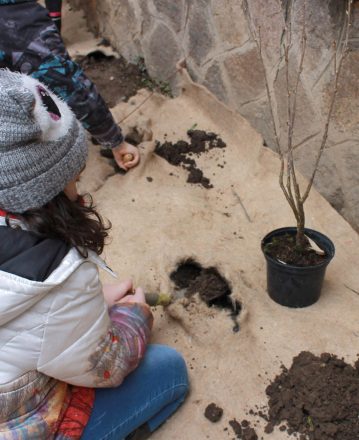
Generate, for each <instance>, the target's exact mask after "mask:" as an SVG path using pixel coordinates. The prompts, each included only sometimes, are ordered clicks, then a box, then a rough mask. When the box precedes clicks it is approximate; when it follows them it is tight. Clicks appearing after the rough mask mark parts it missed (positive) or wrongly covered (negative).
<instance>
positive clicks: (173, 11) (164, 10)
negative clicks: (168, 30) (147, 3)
mask: <svg viewBox="0 0 359 440" xmlns="http://www.w3.org/2000/svg"><path fill="white" fill-rule="evenodd" d="M153 4H154V5H155V7H156V9H157V11H158V12H159V13H160V14H163V15H164V16H166V17H167V18H168V19H169V21H170V23H171V25H172V26H173V30H174V31H175V32H179V31H180V30H181V26H182V18H183V9H184V6H183V2H182V1H181V0H176V1H168V0H153Z"/></svg>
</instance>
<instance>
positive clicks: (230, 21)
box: [212, 0, 250, 47]
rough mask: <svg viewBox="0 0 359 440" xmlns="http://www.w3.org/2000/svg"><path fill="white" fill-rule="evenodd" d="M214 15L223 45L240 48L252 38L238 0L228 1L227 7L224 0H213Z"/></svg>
mask: <svg viewBox="0 0 359 440" xmlns="http://www.w3.org/2000/svg"><path fill="white" fill-rule="evenodd" d="M212 14H213V21H214V23H215V26H216V29H217V32H218V36H219V40H220V41H221V42H222V43H228V44H230V45H231V46H232V47H240V46H242V45H243V44H244V43H245V42H246V41H247V40H248V39H249V38H250V36H249V31H248V26H247V20H246V18H245V16H244V13H243V8H242V5H241V2H239V1H238V0H227V1H226V4H225V6H224V5H223V0H213V2H212Z"/></svg>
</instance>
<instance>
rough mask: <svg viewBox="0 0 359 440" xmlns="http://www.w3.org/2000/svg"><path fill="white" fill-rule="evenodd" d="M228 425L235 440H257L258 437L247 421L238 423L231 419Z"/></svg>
mask: <svg viewBox="0 0 359 440" xmlns="http://www.w3.org/2000/svg"><path fill="white" fill-rule="evenodd" d="M229 424H230V426H231V427H232V429H233V431H234V434H235V435H236V437H237V438H239V439H241V440H258V435H257V433H256V431H255V429H254V428H252V427H251V425H250V422H248V420H242V422H241V423H239V422H237V420H236V419H233V420H230V421H229Z"/></svg>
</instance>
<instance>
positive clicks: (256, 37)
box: [243, 0, 282, 155]
mask: <svg viewBox="0 0 359 440" xmlns="http://www.w3.org/2000/svg"><path fill="white" fill-rule="evenodd" d="M243 9H244V13H245V15H246V17H247V23H248V28H249V32H250V34H251V36H252V38H253V40H254V42H255V43H256V46H257V49H258V54H259V58H260V60H261V64H262V67H263V73H264V83H265V88H266V93H267V98H268V103H269V110H270V115H271V119H272V125H273V131H274V138H275V142H276V149H277V153H278V154H279V155H282V149H281V147H280V141H279V136H278V129H277V123H276V119H275V117H274V107H273V100H272V95H271V92H270V88H269V80H268V74H267V69H266V66H265V63H264V58H263V53H262V38H261V28H260V26H259V27H258V35H257V34H256V32H255V31H254V29H253V26H252V17H251V14H250V10H249V7H248V2H247V0H243Z"/></svg>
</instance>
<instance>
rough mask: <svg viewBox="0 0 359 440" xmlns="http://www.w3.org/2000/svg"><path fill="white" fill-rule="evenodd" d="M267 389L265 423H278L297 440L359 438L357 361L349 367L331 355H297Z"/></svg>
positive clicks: (358, 376)
mask: <svg viewBox="0 0 359 440" xmlns="http://www.w3.org/2000/svg"><path fill="white" fill-rule="evenodd" d="M282 368H283V371H282V373H281V374H280V375H279V376H277V377H276V378H275V380H274V381H273V382H272V383H271V384H270V385H269V386H268V387H267V389H266V393H267V395H268V397H269V412H268V419H269V423H268V425H267V427H266V432H267V433H270V432H272V431H273V427H274V426H275V425H278V424H280V423H282V422H285V423H286V425H287V431H288V433H294V432H295V433H300V434H301V436H300V440H306V439H310V440H355V439H359V417H358V415H359V371H358V370H359V361H357V363H356V364H355V366H351V365H349V364H347V363H346V362H344V361H343V360H342V359H338V358H337V357H336V356H335V355H332V354H328V353H323V354H322V355H320V356H319V357H318V356H315V355H314V354H312V353H309V352H304V351H303V352H301V353H300V354H299V355H298V356H296V357H295V358H294V359H293V363H292V366H291V367H290V368H289V370H288V369H286V368H285V367H282Z"/></svg>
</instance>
